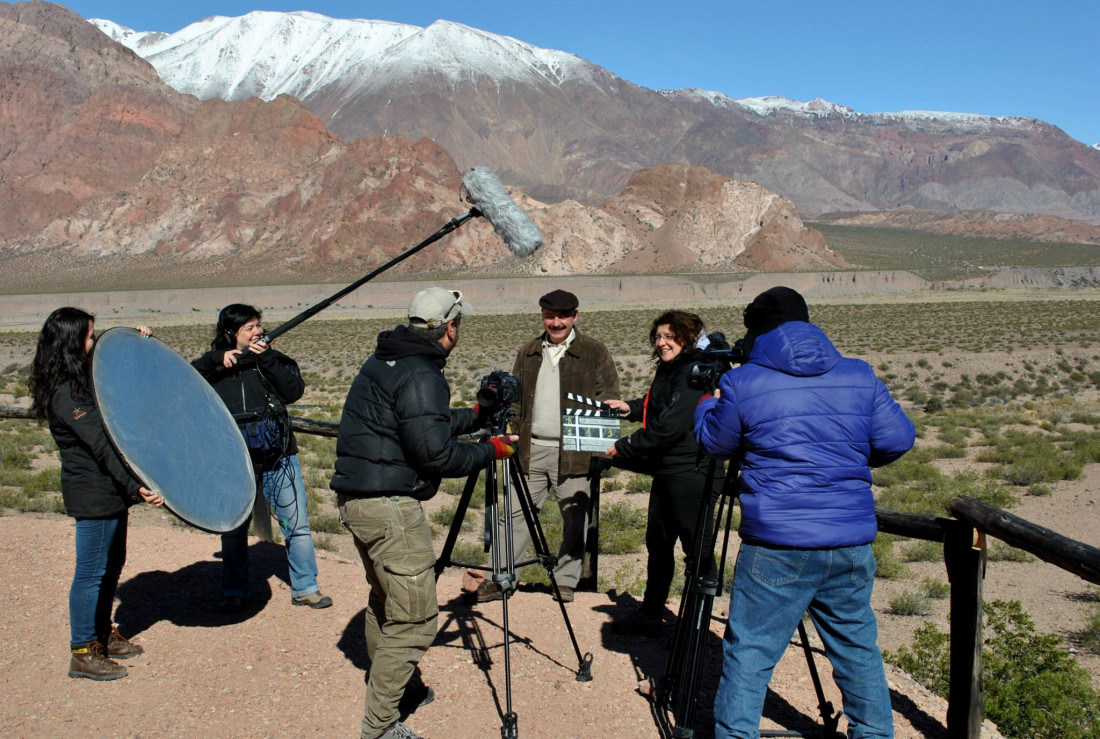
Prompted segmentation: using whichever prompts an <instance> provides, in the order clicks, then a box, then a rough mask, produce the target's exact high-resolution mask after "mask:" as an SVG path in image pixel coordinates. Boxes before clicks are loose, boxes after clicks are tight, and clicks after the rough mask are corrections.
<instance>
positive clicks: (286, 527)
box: [222, 454, 320, 598]
mask: <svg viewBox="0 0 1100 739" xmlns="http://www.w3.org/2000/svg"><path fill="white" fill-rule="evenodd" d="M256 491H257V493H262V494H263V496H264V498H265V499H266V500H267V504H268V505H269V506H271V510H272V511H273V512H274V514H275V518H276V519H277V520H278V521H279V530H280V531H282V532H283V539H284V540H285V541H286V557H287V564H288V569H289V571H290V594H291V596H292V597H295V598H297V597H300V596H303V595H309V594H311V593H316V592H317V591H318V590H319V589H320V588H318V586H317V557H316V555H315V553H314V550H313V536H312V535H311V534H310V531H309V513H308V512H307V510H306V486H305V485H304V484H303V483H302V468H301V466H300V465H299V464H298V456H297V455H293V454H292V455H291V456H289V457H283V458H282V459H281V460H280V461H279V463H278V465H276V467H275V469H272V470H268V471H266V472H264V473H262V474H260V475H257V476H256ZM251 520H252V517H251V516H249V518H248V520H247V521H245V522H244V524H242V525H241V526H240V527H239V528H237V529H236V530H234V531H230V532H229V533H228V534H222V595H223V596H227V597H228V596H236V597H238V598H243V597H244V596H245V595H247V594H248V524H249V523H250V522H251Z"/></svg>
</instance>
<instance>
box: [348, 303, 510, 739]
mask: <svg viewBox="0 0 1100 739" xmlns="http://www.w3.org/2000/svg"><path fill="white" fill-rule="evenodd" d="M469 312H470V309H469V306H468V305H467V304H466V303H464V302H463V301H462V293H461V292H459V291H457V290H446V289H444V288H441V287H430V288H428V289H427V290H422V291H420V292H419V293H417V294H416V297H414V298H413V299H412V303H410V305H409V322H408V325H402V326H398V327H397V328H395V329H393V330H392V331H383V332H382V333H381V334H379V336H378V347H377V348H376V349H375V351H374V354H372V355H371V356H370V357H369V358H368V359H367V361H366V363H365V364H364V365H363V368H362V369H361V370H359V375H358V376H357V377H356V378H355V380H354V381H353V382H352V384H351V389H350V390H349V391H348V397H347V400H346V401H345V402H344V412H343V415H342V416H341V417H340V429H339V433H338V436H337V439H336V473H335V474H334V475H333V476H332V481H331V482H330V483H329V487H331V488H332V489H333V490H335V491H336V493H337V506H338V508H339V511H340V520H341V521H342V522H343V524H344V526H345V527H346V528H347V529H348V531H350V532H351V534H352V537H353V541H354V543H355V548H356V549H357V550H358V551H359V557H360V559H362V560H363V567H364V569H365V570H366V575H367V582H368V583H369V584H370V596H369V598H368V599H367V610H366V628H365V631H366V637H367V654H368V656H369V657H370V661H371V667H370V676H369V679H368V680H367V696H366V700H365V702H364V706H363V724H362V729H361V733H360V736H361V737H362V739H377V738H378V737H382V738H383V739H416V736H417V735H416V734H415V733H413V731H412V730H411V729H409V728H408V727H407V726H405V725H404V723H403V722H402V721H400V720H399V719H400V716H401V715H404V714H407V713H410V712H411V711H413V710H415V709H416V708H417V707H418V706H420V705H424V704H425V703H428V702H430V701H431V700H432V698H434V696H435V693H434V692H433V691H432V690H431V689H430V688H428V687H426V686H425V685H424V684H423V683H422V682H421V681H420V680H419V678H416V677H414V672H415V670H416V665H417V663H418V662H419V661H420V658H421V657H422V656H423V655H424V653H425V652H427V651H428V647H429V646H431V643H432V641H434V640H435V632H436V622H437V620H438V615H439V607H438V604H437V601H436V590H435V569H434V565H435V551H434V550H433V548H432V531H431V528H430V527H429V526H428V521H427V519H426V518H425V517H424V511H423V509H422V508H421V506H420V503H421V501H424V500H428V499H429V498H431V497H432V496H434V495H435V494H436V491H437V490H438V489H439V483H440V479H441V478H444V477H466V476H468V475H469V474H471V473H472V472H475V471H477V470H479V469H481V468H482V467H485V466H487V465H489V464H490V463H491V462H492V461H493V460H494V459H501V458H503V457H506V456H509V455H511V454H512V452H513V451H514V449H515V442H516V441H517V439H518V437H516V436H495V437H493V438H491V439H488V440H487V441H488V443H485V444H477V443H462V442H459V441H457V440H456V439H455V438H454V437H456V436H458V435H460V434H465V433H469V432H471V431H474V430H476V429H477V428H478V426H479V424H478V419H477V417H476V411H475V410H474V409H473V408H453V409H452V408H451V407H450V400H451V388H450V386H449V385H448V384H447V380H446V378H445V377H444V376H443V367H444V365H445V364H446V363H447V357H448V355H450V353H451V350H453V349H454V347H455V345H456V344H457V343H458V337H459V331H460V324H461V321H462V316H463V315H464V314H467V313H469Z"/></svg>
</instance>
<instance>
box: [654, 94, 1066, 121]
mask: <svg viewBox="0 0 1100 739" xmlns="http://www.w3.org/2000/svg"><path fill="white" fill-rule="evenodd" d="M661 94H662V95H665V96H669V97H672V96H676V95H684V94H687V95H695V96H697V97H698V98H699V99H701V100H705V101H707V102H709V103H711V104H712V105H714V106H715V107H718V108H724V109H726V110H742V111H748V112H751V113H754V114H756V115H758V116H761V117H767V116H771V115H775V116H780V115H791V116H799V117H802V118H807V119H812V118H829V117H833V118H847V119H857V118H866V119H868V121H869V122H871V123H877V124H883V123H897V122H914V123H917V122H920V123H927V122H938V123H941V124H943V125H945V126H969V127H978V126H985V127H988V128H990V129H992V128H994V127H1005V126H1015V127H1018V128H1029V127H1034V126H1037V125H1040V126H1041V125H1047V124H1044V123H1043V122H1042V121H1037V120H1035V119H1034V118H1024V117H1021V116H991V115H980V114H978V113H951V112H947V111H938V110H902V111H898V112H896V113H886V112H882V113H860V112H857V111H855V110H852V109H851V108H848V107H845V106H843V105H837V104H836V103H831V102H829V101H828V100H822V99H821V98H814V99H813V100H811V101H809V102H802V101H801V100H791V99H790V98H785V97H777V96H774V95H769V96H766V97H749V98H731V97H730V96H728V95H726V94H724V93H721V92H714V91H713V90H698V89H688V90H661Z"/></svg>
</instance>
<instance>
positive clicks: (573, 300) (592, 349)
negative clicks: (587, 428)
mask: <svg viewBox="0 0 1100 739" xmlns="http://www.w3.org/2000/svg"><path fill="white" fill-rule="evenodd" d="M578 305H579V301H578V300H577V296H576V295H574V294H573V293H571V292H566V291H565V290H554V291H553V292H549V293H547V294H546V295H543V296H542V298H540V299H539V308H540V309H541V310H542V326H543V329H544V330H543V333H542V335H540V336H538V337H536V338H535V339H534V340H532V341H530V342H529V343H527V344H525V345H524V346H523V347H522V348H521V349H520V350H519V354H518V355H517V356H516V362H515V366H514V367H513V368H512V373H513V374H515V375H516V376H517V377H518V378H519V381H520V385H521V391H522V395H523V397H522V401H521V402H520V405H519V408H518V409H517V414H518V417H517V422H518V424H519V438H520V441H519V449H518V450H517V457H518V459H519V460H520V466H521V469H523V470H524V471H525V472H526V473H527V487H528V488H529V490H530V492H531V498H532V499H533V501H534V504H535V507H536V509H538V508H541V507H542V504H543V503H544V502H545V501H546V498H547V497H548V496H549V494H550V492H551V491H553V493H554V497H555V498H556V499H557V501H558V508H559V509H560V510H561V517H562V543H561V549H560V550H559V551H558V563H557V566H556V567H555V568H554V579H555V580H556V581H557V583H558V590H559V591H560V592H561V599H562V601H563V602H565V603H569V602H571V601H572V600H573V591H574V590H575V589H576V587H577V582H578V581H579V580H580V577H581V566H582V564H583V561H584V551H585V549H584V547H585V533H586V531H587V529H588V512H589V508H590V505H591V500H590V494H589V484H588V480H587V475H588V464H589V460H591V458H592V456H593V455H592V453H591V452H574V451H567V450H563V449H562V448H561V400H562V395H563V394H564V393H567V392H571V393H574V394H577V395H583V396H585V397H588V398H595V399H597V400H613V399H617V398H618V397H619V373H618V372H617V371H616V370H615V361H614V360H613V359H612V358H611V352H609V351H608V350H607V347H606V346H604V345H603V344H602V343H600V342H599V341H596V340H595V339H593V338H591V337H589V336H585V335H584V334H582V333H581V332H580V330H579V329H578V328H577V326H576V323H577V317H578V315H579V313H578V311H577V306H578ZM501 523H502V524H503V522H501ZM511 525H512V556H513V561H515V560H519V559H521V558H522V557H523V554H524V552H525V550H526V549H527V547H528V545H529V544H530V543H531V534H530V532H529V531H528V529H527V524H526V522H525V521H524V518H523V510H522V508H520V505H519V502H518V501H516V500H513V501H512V522H511ZM497 541H498V542H503V541H506V539H505V537H504V536H503V532H501V535H500V536H498V537H497ZM500 597H501V589H500V586H499V585H498V584H496V583H494V582H492V581H490V580H485V581H484V582H482V583H481V584H480V585H479V586H478V589H477V599H478V601H479V602H483V601H487V600H497V599H499V598H500Z"/></svg>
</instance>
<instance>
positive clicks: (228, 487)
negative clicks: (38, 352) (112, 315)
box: [92, 327, 256, 533]
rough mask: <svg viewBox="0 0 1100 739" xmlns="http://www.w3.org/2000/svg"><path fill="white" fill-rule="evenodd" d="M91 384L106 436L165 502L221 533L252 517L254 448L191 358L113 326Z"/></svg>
mask: <svg viewBox="0 0 1100 739" xmlns="http://www.w3.org/2000/svg"><path fill="white" fill-rule="evenodd" d="M92 382H93V385H94V387H95V396H96V403H97V404H98V405H99V412H100V414H101V415H102V416H103V425H104V426H105V427H106V429H107V435H108V436H110V437H111V441H112V442H114V445H115V448H116V449H118V451H119V453H120V454H121V455H122V458H123V460H124V461H125V462H126V464H127V465H128V466H129V467H130V469H131V470H132V471H133V473H134V474H135V475H136V476H137V477H138V479H140V480H142V481H143V482H144V483H145V487H147V488H152V489H154V490H157V491H159V492H160V494H161V495H162V496H163V497H164V505H165V507H166V508H168V509H169V510H170V511H172V513H174V514H176V515H177V516H179V517H180V518H181V519H183V520H184V521H186V522H187V523H189V524H191V525H192V526H195V527H197V528H200V529H205V530H206V531H213V532H215V533H225V532H227V531H232V530H233V529H235V528H237V527H238V526H240V525H241V524H243V523H244V522H245V520H246V519H247V518H248V515H249V513H251V512H252V501H253V498H254V497H255V495H256V478H255V476H254V473H253V471H252V462H251V460H250V459H249V454H248V448H247V447H246V446H245V443H244V438H243V437H242V436H241V432H240V430H238V428H237V424H236V422H235V421H234V420H233V417H232V416H231V415H230V414H229V410H228V409H227V408H226V407H225V404H224V403H223V402H222V400H221V398H219V397H218V394H217V393H215V392H214V389H213V388H212V387H210V384H209V383H208V382H207V381H206V380H205V379H203V377H202V375H200V374H199V373H198V372H196V371H195V368H194V367H192V366H191V363H190V362H188V361H187V360H186V359H184V358H183V357H181V356H180V355H179V354H177V353H176V352H175V351H173V350H172V349H171V348H170V347H169V346H168V345H167V344H165V343H164V342H162V341H160V340H159V339H157V338H155V337H143V336H142V335H141V334H140V333H138V332H137V331H136V330H134V329H132V328H121V327H120V328H112V329H109V330H107V331H104V332H103V334H102V335H101V336H100V337H99V340H98V341H97V342H96V346H95V351H94V352H93V353H92Z"/></svg>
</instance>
